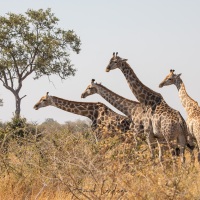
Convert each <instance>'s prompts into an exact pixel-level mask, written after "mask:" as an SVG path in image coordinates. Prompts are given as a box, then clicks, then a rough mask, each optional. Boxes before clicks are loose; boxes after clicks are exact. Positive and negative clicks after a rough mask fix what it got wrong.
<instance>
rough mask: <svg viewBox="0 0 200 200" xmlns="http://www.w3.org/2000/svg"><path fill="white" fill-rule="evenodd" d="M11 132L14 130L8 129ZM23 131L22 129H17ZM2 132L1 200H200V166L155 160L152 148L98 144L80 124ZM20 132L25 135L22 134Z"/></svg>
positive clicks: (111, 142) (107, 141) (112, 142)
mask: <svg viewBox="0 0 200 200" xmlns="http://www.w3.org/2000/svg"><path fill="white" fill-rule="evenodd" d="M8 127H9V128H8ZM18 128H19V127H18ZM20 130H23V131H24V133H25V134H22V135H19V132H18V131H19V129H15V128H13V127H11V126H8V125H5V126H2V127H1V149H0V151H1V152H0V175H1V176H0V199H8V200H9V199H17V200H18V199H31V200H33V199H34V200H36V199H38V200H39V199H40V200H43V199H48V200H51V199H52V200H54V199H55V200H62V199H63V200H66V199H81V200H82V199H91V200H96V199H99V200H100V199H101V200H102V199H105V200H107V199H123V200H124V199H131V200H132V199H133V200H134V199H137V200H140V199H141V200H143V199H144V200H146V199H152V200H153V199H188V200H189V199H190V200H191V199H199V198H200V191H199V190H200V176H199V166H198V163H197V162H196V163H195V164H194V163H193V164H192V163H190V156H189V153H188V152H186V158H187V159H186V164H185V165H184V166H182V165H181V164H180V163H179V162H180V161H179V158H178V159H177V167H175V168H174V165H173V163H172V159H171V156H170V155H168V154H167V153H166V155H165V157H164V162H163V163H162V164H160V163H159V161H158V159H157V158H156V159H155V160H151V158H150V155H149V151H148V147H147V145H146V144H145V143H144V142H142V141H139V145H138V146H137V147H136V146H135V145H134V143H126V142H123V141H122V140H121V137H119V136H117V135H116V136H115V137H112V138H107V139H104V140H102V141H99V142H98V143H96V142H95V138H94V136H93V134H92V132H91V130H90V129H89V128H88V127H87V126H85V125H83V124H81V123H78V124H70V126H69V123H68V124H65V125H62V126H61V125H59V124H57V123H53V122H49V123H46V124H45V123H44V124H43V125H40V126H37V125H33V124H31V126H30V124H29V126H24V125H23V126H22V127H21V128H20ZM20 133H21V132H20Z"/></svg>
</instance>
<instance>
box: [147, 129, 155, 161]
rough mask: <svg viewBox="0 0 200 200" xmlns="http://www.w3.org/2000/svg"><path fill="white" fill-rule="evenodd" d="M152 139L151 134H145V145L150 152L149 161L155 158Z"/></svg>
mask: <svg viewBox="0 0 200 200" xmlns="http://www.w3.org/2000/svg"><path fill="white" fill-rule="evenodd" d="M154 142H155V140H154V137H153V134H152V133H148V134H147V144H148V146H149V150H150V154H151V159H154V158H155V152H154V148H155V146H154Z"/></svg>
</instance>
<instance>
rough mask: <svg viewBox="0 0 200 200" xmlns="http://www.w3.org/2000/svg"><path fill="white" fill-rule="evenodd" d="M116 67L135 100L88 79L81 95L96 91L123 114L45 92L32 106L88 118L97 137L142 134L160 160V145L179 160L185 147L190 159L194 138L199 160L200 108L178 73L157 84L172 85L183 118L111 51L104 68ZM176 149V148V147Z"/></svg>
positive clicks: (101, 105)
mask: <svg viewBox="0 0 200 200" xmlns="http://www.w3.org/2000/svg"><path fill="white" fill-rule="evenodd" d="M117 68H118V69H120V70H121V72H122V73H123V74H124V76H125V78H126V80H127V83H128V85H129V87H130V89H131V91H132V93H133V94H134V95H135V97H136V99H137V100H138V102H137V101H131V100H129V99H126V98H124V97H122V96H120V95H118V94H116V93H114V92H112V91H111V90H109V89H108V88H106V87H105V86H103V85H102V84H98V83H95V80H94V79H92V81H91V83H90V84H89V86H88V87H87V88H86V90H85V91H84V92H83V93H82V95H81V98H86V97H87V96H89V95H93V94H99V95H101V96H102V97H103V98H104V99H105V100H106V101H108V102H109V103H110V104H111V105H113V106H114V107H115V108H117V109H118V110H119V111H121V112H122V113H124V115H125V116H124V115H120V114H117V113H116V112H114V111H113V110H111V109H110V108H108V107H107V106H106V105H105V104H103V103H100V102H76V101H70V100H66V99H61V98H59V97H55V96H50V95H49V94H48V92H47V93H46V95H45V96H43V97H42V98H41V99H40V100H39V102H38V103H36V104H35V106H34V109H36V110H38V109H39V108H41V107H46V106H50V105H51V106H55V107H57V108H60V109H62V110H65V111H67V112H71V113H75V114H78V115H82V116H86V117H88V118H89V119H91V121H92V124H91V128H92V130H93V131H94V132H95V133H96V138H97V140H99V139H100V138H102V137H107V136H108V135H109V136H113V135H116V134H120V135H125V136H126V133H132V134H133V135H134V137H138V136H139V137H140V136H141V135H144V136H145V138H146V141H147V143H148V146H149V150H150V153H151V156H152V158H154V157H155V155H154V147H155V145H157V146H158V149H159V160H160V161H162V160H163V151H164V148H166V146H167V148H168V149H170V151H171V152H172V153H173V154H180V157H181V162H182V163H184V162H185V153H184V152H185V148H186V147H188V149H189V151H190V153H191V158H192V160H194V153H193V149H194V141H195V140H196V143H197V149H198V156H197V157H198V162H199V163H200V150H199V149H200V108H199V106H198V103H197V102H196V101H194V100H193V99H192V98H191V97H190V96H189V95H188V94H187V92H186V90H185V86H184V84H183V81H182V80H181V78H180V75H181V74H178V75H177V74H175V73H174V70H170V74H169V75H168V76H167V77H166V78H165V79H164V80H163V81H162V82H161V83H160V85H159V87H163V86H166V85H172V84H174V85H176V87H177V89H178V91H179V96H180V99H181V103H182V105H183V107H184V109H185V110H186V113H187V121H186V122H185V120H184V118H183V117H182V115H181V114H180V112H179V111H177V110H175V109H173V108H171V107H170V106H169V105H168V104H167V103H166V102H165V100H164V98H163V97H162V95H161V94H160V93H157V92H155V91H153V90H151V89H150V88H148V87H147V86H145V85H144V84H143V83H142V82H141V81H140V80H139V78H138V77H137V76H136V74H135V73H134V71H133V69H132V68H131V67H130V65H129V64H128V63H127V59H122V58H121V57H119V56H118V53H113V56H112V58H111V59H110V62H109V64H108V66H107V67H106V72H109V71H111V70H114V69H117ZM178 150H179V151H178Z"/></svg>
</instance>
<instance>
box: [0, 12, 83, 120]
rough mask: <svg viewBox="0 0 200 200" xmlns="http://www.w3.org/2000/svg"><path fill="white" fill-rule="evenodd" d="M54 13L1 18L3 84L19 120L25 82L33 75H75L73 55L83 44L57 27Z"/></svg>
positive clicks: (0, 79)
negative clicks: (10, 93) (13, 98)
mask: <svg viewBox="0 0 200 200" xmlns="http://www.w3.org/2000/svg"><path fill="white" fill-rule="evenodd" d="M58 21H59V20H58V18H56V17H55V16H54V14H53V13H52V12H51V9H47V10H43V9H39V10H32V9H29V10H28V11H27V12H26V13H25V14H24V15H22V14H14V13H8V14H7V15H6V16H0V81H1V82H2V83H3V86H4V87H5V88H6V89H8V90H10V91H11V92H12V93H13V94H14V96H15V99H16V111H15V115H16V116H17V117H20V110H21V109H20V105H21V100H22V98H24V97H25V96H26V95H25V96H23V97H20V96H19V92H20V90H21V88H22V82H23V81H24V80H25V79H26V78H27V77H28V76H29V75H30V74H33V75H34V79H38V78H40V77H41V76H44V75H46V76H50V75H58V76H59V77H60V78H61V79H66V78H67V77H69V76H73V75H75V72H76V69H75V68H74V66H73V64H71V61H70V51H73V52H75V53H77V54H78V53H79V52H80V45H81V40H80V38H79V37H78V36H77V35H76V33H75V32H74V31H73V30H63V29H61V28H59V27H58Z"/></svg>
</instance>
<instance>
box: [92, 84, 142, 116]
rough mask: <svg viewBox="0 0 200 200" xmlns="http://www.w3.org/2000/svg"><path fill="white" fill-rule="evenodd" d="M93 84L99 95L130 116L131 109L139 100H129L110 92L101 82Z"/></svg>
mask: <svg viewBox="0 0 200 200" xmlns="http://www.w3.org/2000/svg"><path fill="white" fill-rule="evenodd" d="M95 86H96V89H97V93H98V94H99V95H101V96H102V97H103V98H104V99H105V100H106V101H108V102H109V103H110V104H111V105H113V106H114V107H115V108H117V109H118V110H120V111H121V112H122V113H124V114H125V115H127V116H131V111H132V109H133V108H134V107H135V106H136V105H138V104H139V102H136V101H131V100H129V99H126V98H124V97H122V96H120V95H118V94H116V93H114V92H112V91H111V90H109V89H108V88H106V87H104V86H102V85H101V84H96V85H95Z"/></svg>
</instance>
